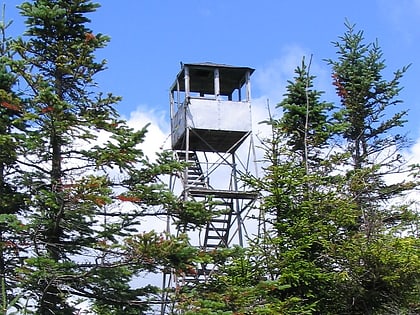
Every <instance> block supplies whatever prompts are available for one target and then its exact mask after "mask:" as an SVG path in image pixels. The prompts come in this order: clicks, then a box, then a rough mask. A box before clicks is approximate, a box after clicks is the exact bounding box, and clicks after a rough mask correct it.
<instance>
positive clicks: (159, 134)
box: [127, 106, 170, 158]
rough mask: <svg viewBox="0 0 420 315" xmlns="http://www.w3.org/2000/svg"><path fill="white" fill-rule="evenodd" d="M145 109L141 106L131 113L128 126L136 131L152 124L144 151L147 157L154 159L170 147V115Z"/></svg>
mask: <svg viewBox="0 0 420 315" xmlns="http://www.w3.org/2000/svg"><path fill="white" fill-rule="evenodd" d="M144 108H145V107H144V106H141V107H138V108H137V109H136V110H135V111H134V112H131V113H130V117H129V118H128V119H127V124H128V126H130V127H131V128H134V129H135V130H140V129H141V128H143V127H144V126H146V125H147V124H149V123H150V125H149V126H148V127H147V133H146V137H145V141H144V143H143V146H142V149H143V151H144V153H145V154H146V155H147V156H149V157H150V158H153V156H154V155H155V153H156V152H159V151H161V149H162V148H165V149H168V148H169V147H170V138H169V133H170V130H169V128H170V127H169V126H170V123H169V122H168V118H167V116H169V115H168V114H167V113H166V112H165V111H155V110H153V109H152V110H150V109H149V110H145V109H144Z"/></svg>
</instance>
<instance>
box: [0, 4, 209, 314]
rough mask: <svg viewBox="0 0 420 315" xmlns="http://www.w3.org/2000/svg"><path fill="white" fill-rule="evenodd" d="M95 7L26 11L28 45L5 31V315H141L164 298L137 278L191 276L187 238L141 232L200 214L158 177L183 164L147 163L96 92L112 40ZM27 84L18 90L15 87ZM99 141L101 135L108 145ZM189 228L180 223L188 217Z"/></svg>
mask: <svg viewBox="0 0 420 315" xmlns="http://www.w3.org/2000/svg"><path fill="white" fill-rule="evenodd" d="M98 7H99V5H98V4H94V3H92V2H91V1H87V0H76V1H65V0H58V1H51V0H37V1H32V2H24V3H22V4H21V5H20V7H19V9H20V11H21V14H22V15H23V16H24V17H25V18H26V26H27V30H26V32H25V34H24V37H19V38H17V39H8V38H7V37H6V36H5V35H4V34H5V30H6V26H7V25H6V24H2V31H3V44H2V46H1V47H0V48H1V61H2V63H1V67H0V97H1V99H0V105H1V106H0V111H1V127H0V143H1V146H2V150H1V155H0V191H1V196H0V198H1V199H0V202H1V217H0V224H1V234H0V240H1V247H2V252H1V256H0V272H1V275H2V293H3V299H2V301H3V309H4V310H5V311H7V309H8V308H9V311H12V310H13V309H14V310H17V312H18V313H23V312H28V313H31V312H34V313H36V314H74V312H76V311H78V310H79V309H81V308H89V309H91V310H95V312H96V313H97V314H141V313H143V312H145V311H146V310H148V309H149V308H150V306H151V305H152V303H151V302H148V301H149V300H151V299H152V300H154V301H157V300H158V299H159V295H158V288H156V287H152V286H150V285H149V284H148V281H144V280H142V277H140V275H141V274H142V273H143V274H144V273H148V272H155V273H161V272H162V271H163V270H169V269H171V268H174V269H177V270H183V269H186V268H190V261H191V259H192V257H193V256H194V253H195V251H196V250H195V249H194V248H192V247H191V246H189V245H188V242H187V240H186V239H185V238H183V237H180V238H174V237H172V236H170V235H159V234H156V233H154V232H148V233H139V231H143V230H145V229H144V228H143V227H141V220H142V218H144V217H145V216H154V215H157V214H165V213H173V214H174V216H178V217H180V209H186V211H188V209H189V208H193V209H194V210H195V211H196V212H198V215H200V210H201V211H202V212H203V210H204V209H203V207H202V206H201V205H196V204H194V203H189V204H184V203H182V202H180V201H179V200H178V199H177V198H176V197H175V196H173V195H172V193H171V192H170V191H169V190H168V189H167V187H166V186H165V185H164V184H163V183H162V182H161V181H160V179H159V177H160V176H161V175H165V174H172V173H174V172H176V171H178V170H180V169H181V168H182V165H180V164H179V163H177V162H175V161H173V160H172V158H171V154H170V153H168V152H163V153H161V154H159V155H158V158H157V159H156V161H150V160H149V159H148V158H147V157H146V156H145V155H144V153H143V150H142V148H141V144H142V142H143V139H144V137H145V134H146V126H145V128H143V129H140V130H137V131H136V130H133V129H131V128H129V127H128V126H127V123H126V122H125V121H124V120H122V119H121V118H120V117H119V115H118V113H117V111H116V108H115V105H116V104H117V103H118V101H119V100H120V97H117V96H114V95H112V94H110V93H109V94H105V93H102V92H99V91H98V88H97V87H96V83H95V81H94V76H95V75H96V74H98V73H99V72H100V71H103V70H105V61H104V60H99V61H98V60H96V58H95V55H94V53H95V51H96V50H97V49H99V48H102V47H105V45H106V43H107V42H108V41H109V38H108V37H107V36H105V35H103V34H100V33H94V32H93V31H92V30H91V29H90V28H89V27H88V23H89V22H90V21H89V19H88V18H87V15H88V14H89V13H92V12H94V11H95V10H96V9H97V8H98ZM16 83H19V84H16ZM99 136H101V139H104V138H105V140H101V141H100V138H99ZM180 220H182V218H180Z"/></svg>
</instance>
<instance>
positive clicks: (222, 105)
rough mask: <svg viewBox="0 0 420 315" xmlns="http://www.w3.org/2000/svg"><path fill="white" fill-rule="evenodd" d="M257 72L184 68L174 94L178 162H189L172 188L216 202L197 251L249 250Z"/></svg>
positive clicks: (202, 273) (206, 269)
mask: <svg viewBox="0 0 420 315" xmlns="http://www.w3.org/2000/svg"><path fill="white" fill-rule="evenodd" d="M253 72H254V69H252V68H248V67H235V66H230V65H225V64H214V63H188V64H182V67H181V70H180V72H179V73H178V75H177V76H176V79H175V82H174V83H173V85H172V86H171V88H170V113H171V137H172V138H171V140H172V150H173V151H174V153H175V155H176V157H177V159H178V160H180V161H186V162H188V167H187V168H186V169H185V171H184V172H183V173H182V174H179V176H178V177H177V179H176V180H174V181H173V183H172V184H171V185H172V188H173V190H174V191H176V193H179V195H180V198H183V199H184V200H195V201H201V200H202V201H205V200H208V199H210V198H211V201H212V207H211V209H209V211H214V213H217V215H215V216H214V217H213V219H211V220H210V221H209V222H207V224H206V226H205V227H203V229H202V230H201V231H200V232H199V233H197V234H198V235H190V238H191V242H192V243H194V242H197V244H193V245H196V246H199V247H200V249H202V250H205V251H212V250H214V249H217V248H220V247H229V246H231V245H239V246H243V245H244V235H245V233H246V232H247V229H246V226H245V225H244V218H245V217H246V215H247V214H249V212H250V211H251V210H252V209H253V205H254V204H255V201H256V198H257V195H256V193H255V192H251V191H247V190H246V187H245V185H244V183H243V182H242V181H241V175H243V174H246V173H248V172H249V171H250V168H252V167H255V157H254V155H255V150H254V146H253V142H252V137H251V85H250V76H251V75H252V73H253ZM252 171H254V170H252ZM216 270H217V266H208V265H207V266H197V273H196V274H195V275H186V276H185V277H184V278H183V279H176V280H174V279H166V280H164V282H165V281H166V282H167V283H169V282H172V283H173V282H177V284H178V285H188V284H190V283H192V282H194V281H196V282H197V281H200V282H203V281H206V280H207V279H208V277H210V276H211V274H212V272H215V271H216ZM168 277H169V276H168ZM164 286H166V285H165V283H164ZM166 287H168V286H166ZM162 313H164V312H162Z"/></svg>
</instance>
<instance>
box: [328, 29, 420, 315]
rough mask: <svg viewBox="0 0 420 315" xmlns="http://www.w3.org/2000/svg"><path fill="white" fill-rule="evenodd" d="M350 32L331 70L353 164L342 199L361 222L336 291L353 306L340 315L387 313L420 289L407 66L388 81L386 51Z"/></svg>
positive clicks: (341, 258)
mask: <svg viewBox="0 0 420 315" xmlns="http://www.w3.org/2000/svg"><path fill="white" fill-rule="evenodd" d="M346 27H347V31H346V33H345V34H344V36H342V37H341V38H340V41H338V42H336V43H334V45H335V47H336V48H337V54H338V58H337V60H328V63H329V64H330V65H331V66H332V71H333V80H334V81H333V84H334V85H335V87H336V91H337V94H338V96H339V97H340V99H341V106H342V107H341V110H340V115H339V116H340V117H341V118H342V122H343V125H344V126H345V128H344V131H343V133H342V137H343V140H344V142H343V143H344V148H345V152H346V154H347V155H348V156H349V157H350V158H349V160H348V161H347V163H346V167H345V168H343V179H344V181H345V183H346V184H345V187H343V193H344V194H346V195H347V196H351V197H352V199H353V204H354V206H353V209H354V211H353V217H356V218H357V221H356V222H355V223H356V224H355V226H354V227H353V229H352V232H351V233H348V234H347V239H346V241H345V242H344V243H342V244H341V245H340V247H338V249H337V252H336V254H337V257H336V260H337V262H339V264H338V265H340V267H339V269H341V270H342V271H345V272H346V273H347V277H348V278H347V279H346V281H344V283H342V286H339V287H340V289H339V290H337V292H341V293H342V296H341V297H342V298H341V300H342V301H346V303H345V305H346V306H344V308H343V309H338V310H336V311H338V312H341V313H346V314H347V313H351V314H375V313H381V312H383V313H386V312H387V311H386V310H385V309H386V307H388V306H389V305H390V304H392V305H396V306H397V307H399V308H400V309H404V308H405V307H407V305H408V304H409V301H411V300H412V296H411V293H412V292H414V291H415V290H416V288H417V289H418V283H419V273H418V272H417V271H416V270H418V263H414V262H413V261H412V259H411V258H410V257H411V256H412V255H418V239H417V238H416V234H415V233H416V232H415V231H413V230H412V226H413V224H415V222H416V221H417V220H418V215H417V214H416V213H415V211H414V209H415V207H414V205H413V204H412V203H411V202H410V201H409V200H408V201H406V200H405V196H406V195H407V193H409V192H411V191H413V189H415V187H417V185H418V183H417V182H416V180H415V178H414V177H411V178H410V176H411V175H415V174H416V172H418V170H417V166H408V165H407V164H406V161H404V159H403V156H402V154H401V149H402V148H404V147H405V146H406V145H407V140H406V138H405V137H404V136H403V135H401V134H399V133H398V129H397V128H398V127H401V126H403V125H404V122H405V117H406V114H407V111H406V110H398V109H397V110H395V109H393V107H395V106H397V105H399V104H400V103H401V100H399V99H398V98H397V97H398V94H399V92H400V90H401V87H400V79H401V78H402V76H403V74H404V73H405V71H406V70H407V67H404V68H402V69H401V70H397V71H395V72H394V75H393V77H392V78H391V80H389V81H388V80H386V79H385V78H384V76H383V72H384V70H385V63H384V61H383V59H382V58H383V57H382V55H383V54H382V51H381V49H380V47H379V45H378V44H377V43H376V42H375V43H371V44H365V43H364V35H363V32H361V31H358V32H357V31H355V30H354V26H353V25H350V24H349V23H346ZM344 169H345V170H344ZM398 178H404V179H402V180H400V181H398ZM413 232H414V233H413ZM416 248H417V249H416ZM396 266H398V267H396ZM406 277H409V278H410V279H411V280H408V278H406ZM397 279H398V280H397ZM403 283H406V284H407V285H402V284H403ZM416 286H417V287H416ZM416 296H417V298H418V297H419V296H418V294H417V295H416ZM338 305H339V304H338ZM338 305H336V306H338Z"/></svg>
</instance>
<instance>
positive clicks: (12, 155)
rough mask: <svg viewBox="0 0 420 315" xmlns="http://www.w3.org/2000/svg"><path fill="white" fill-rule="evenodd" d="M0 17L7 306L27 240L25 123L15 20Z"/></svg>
mask: <svg viewBox="0 0 420 315" xmlns="http://www.w3.org/2000/svg"><path fill="white" fill-rule="evenodd" d="M4 11H5V7H3V16H2V20H1V21H0V36H1V42H0V147H1V151H0V278H1V288H2V294H3V296H2V302H3V303H2V304H3V305H2V309H4V310H7V309H8V308H9V307H10V305H11V304H14V303H13V301H14V300H16V291H15V290H14V289H15V288H16V286H17V282H18V280H17V272H16V268H17V267H18V266H20V261H21V259H22V253H23V250H24V244H25V233H22V232H24V227H23V224H22V222H21V221H20V217H19V216H20V214H21V213H22V211H23V210H24V209H25V206H24V199H25V196H24V194H23V193H22V190H21V189H20V187H19V186H20V185H19V179H18V178H16V173H17V172H18V171H19V167H18V163H17V159H18V155H17V151H18V150H17V148H18V147H19V146H20V145H21V140H22V135H21V133H22V131H23V130H24V127H25V126H24V124H23V123H22V121H21V114H22V111H21V100H20V98H19V97H18V95H16V94H15V93H14V92H13V86H14V85H15V83H16V76H15V75H14V74H12V73H11V72H10V64H11V60H12V51H11V50H10V41H11V39H10V38H9V37H7V35H6V30H7V28H8V27H9V26H10V25H11V22H6V20H5V16H4Z"/></svg>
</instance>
